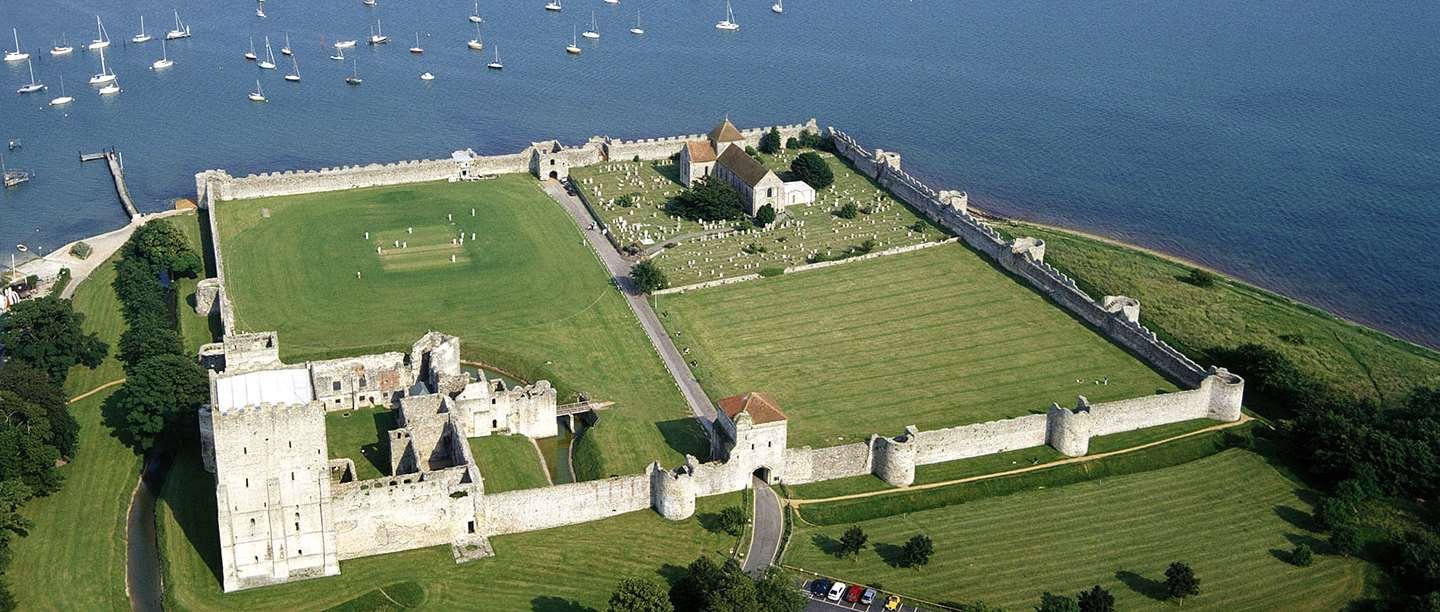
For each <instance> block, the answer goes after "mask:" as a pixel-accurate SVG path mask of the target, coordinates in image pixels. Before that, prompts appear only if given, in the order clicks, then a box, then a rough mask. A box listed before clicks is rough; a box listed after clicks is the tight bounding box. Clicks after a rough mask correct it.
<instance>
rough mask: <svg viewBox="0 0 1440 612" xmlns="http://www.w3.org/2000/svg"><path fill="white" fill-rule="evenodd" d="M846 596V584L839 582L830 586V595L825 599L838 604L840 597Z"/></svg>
mask: <svg viewBox="0 0 1440 612" xmlns="http://www.w3.org/2000/svg"><path fill="white" fill-rule="evenodd" d="M844 594H845V583H843V582H837V583H835V584H832V585H830V595H828V596H826V597H825V599H828V600H830V601H833V602H837V603H838V602H839V601H840V597H841V596H842V595H844Z"/></svg>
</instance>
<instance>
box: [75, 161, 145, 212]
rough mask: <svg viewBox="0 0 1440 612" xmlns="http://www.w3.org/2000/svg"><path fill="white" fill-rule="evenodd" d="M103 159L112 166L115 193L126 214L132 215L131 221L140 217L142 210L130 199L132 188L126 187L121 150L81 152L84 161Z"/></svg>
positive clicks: (111, 173)
mask: <svg viewBox="0 0 1440 612" xmlns="http://www.w3.org/2000/svg"><path fill="white" fill-rule="evenodd" d="M102 159H103V160H105V162H106V164H107V165H109V166H110V177H111V178H113V179H115V193H116V195H119V196H120V205H121V206H124V207H125V215H126V216H128V217H130V220H131V221H134V220H135V219H138V218H139V217H140V211H139V210H138V209H136V208H135V201H134V200H132V199H130V190H129V189H128V188H126V187H125V165H124V163H123V162H122V160H121V158H120V151H118V150H116V149H115V147H110V148H109V149H108V150H105V151H101V152H99V153H81V154H80V161H81V162H82V163H83V162H88V161H99V160H102Z"/></svg>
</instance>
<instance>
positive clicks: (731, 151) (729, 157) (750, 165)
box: [719, 146, 770, 187]
mask: <svg viewBox="0 0 1440 612" xmlns="http://www.w3.org/2000/svg"><path fill="white" fill-rule="evenodd" d="M719 163H720V165H722V166H725V167H726V168H728V169H729V170H730V171H731V172H733V173H735V176H738V177H740V180H742V181H745V184H746V185H749V186H751V187H754V186H756V185H758V184H760V181H761V180H762V179H764V178H765V175H767V174H770V170H768V169H766V168H765V166H763V165H761V164H760V162H757V161H755V158H753V157H750V155H749V154H747V153H746V152H745V151H744V150H742V149H741V148H740V147H739V146H734V147H726V148H725V152H724V153H721V154H720V161H719Z"/></svg>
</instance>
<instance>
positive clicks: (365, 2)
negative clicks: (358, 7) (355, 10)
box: [360, 0, 375, 6]
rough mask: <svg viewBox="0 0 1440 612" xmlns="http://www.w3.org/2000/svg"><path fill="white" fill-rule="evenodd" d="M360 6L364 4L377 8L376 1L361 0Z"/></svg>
mask: <svg viewBox="0 0 1440 612" xmlns="http://www.w3.org/2000/svg"><path fill="white" fill-rule="evenodd" d="M360 4H363V5H365V6H375V0H360Z"/></svg>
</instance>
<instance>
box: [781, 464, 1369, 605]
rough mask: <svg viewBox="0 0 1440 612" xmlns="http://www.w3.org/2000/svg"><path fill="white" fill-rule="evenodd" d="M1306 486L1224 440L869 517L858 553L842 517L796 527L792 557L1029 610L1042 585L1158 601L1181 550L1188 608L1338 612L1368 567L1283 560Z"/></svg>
mask: <svg viewBox="0 0 1440 612" xmlns="http://www.w3.org/2000/svg"><path fill="white" fill-rule="evenodd" d="M1309 497H1310V495H1309V494H1308V492H1306V491H1303V490H1301V489H1300V488H1299V485H1296V484H1295V483H1294V482H1291V481H1289V480H1287V479H1285V478H1284V477H1282V476H1281V475H1280V474H1279V473H1278V472H1276V471H1275V470H1274V469H1273V468H1271V467H1270V466H1269V465H1267V464H1266V463H1265V461H1264V459H1262V458H1261V457H1260V456H1259V455H1256V454H1254V453H1250V452H1247V451H1242V450H1230V451H1226V452H1224V453H1221V454H1219V455H1214V456H1212V457H1209V458H1206V459H1201V460H1199V461H1194V462H1190V463H1187V464H1184V465H1180V466H1176V467H1171V468H1167V469H1163V470H1156V471H1151V472H1146V473H1141V474H1133V475H1129V476H1122V477H1117V478H1111V479H1105V480H1099V481H1093V482H1086V483H1081V484H1074V485H1069V486H1063V487H1056V488H1052V489H1046V490H1040V491H1032V492H1027V493H1021V494H1017V495H1011V496H1007V497H1000V498H993V499H985V500H980V501H975V502H971V503H966V504H961V505H956V506H950V507H946V508H940V509H936V510H928V511H924V512H916V513H914V514H907V515H900V516H893V517H887V518H883V519H876V520H870V521H864V522H861V523H860V527H861V528H863V529H864V530H865V532H866V533H867V534H868V535H869V536H870V543H871V544H870V548H868V549H867V550H866V551H864V552H863V553H861V555H860V556H859V558H858V560H855V561H851V560H839V559H836V558H835V557H834V556H832V555H831V554H830V553H828V552H827V551H831V550H833V549H834V547H835V545H836V542H837V539H838V538H839V536H840V534H841V532H843V531H844V530H845V529H846V527H847V525H837V526H833V527H823V528H817V527H808V526H803V524H802V525H801V526H799V527H798V528H797V530H796V532H795V535H794V538H793V540H792V541H791V544H790V547H789V549H787V552H786V563H787V564H788V565H791V566H797V567H800V568H804V569H806V570H812V571H819V572H821V573H824V574H828V575H832V576H838V577H840V578H841V579H844V580H846V581H857V582H868V583H881V584H883V585H884V586H885V587H886V588H887V589H894V590H896V591H899V592H901V593H906V594H910V595H913V596H915V597H922V598H925V599H929V600H932V601H941V602H946V601H949V602H969V601H976V600H981V601H984V602H986V603H988V604H990V605H994V606H1000V607H1003V608H1006V609H1010V610H1020V609H1028V608H1030V607H1033V606H1035V605H1036V604H1037V603H1038V602H1039V598H1040V594H1041V593H1042V592H1044V591H1050V592H1055V593H1064V594H1071V595H1073V594H1074V593H1076V592H1078V591H1080V590H1081V589H1084V588H1088V587H1090V586H1091V585H1094V584H1100V585H1103V586H1105V588H1107V589H1109V590H1110V591H1111V593H1113V594H1114V595H1115V598H1116V608H1117V609H1121V610H1126V609H1160V608H1169V607H1171V606H1172V605H1173V604H1165V603H1162V602H1160V601H1158V600H1156V599H1154V597H1155V593H1156V591H1157V589H1159V590H1161V591H1163V581H1164V571H1165V568H1166V566H1167V565H1169V563H1170V562H1172V561H1184V562H1186V563H1188V564H1190V566H1191V567H1193V568H1194V569H1195V573H1196V575H1197V576H1198V577H1199V578H1200V580H1201V594H1200V595H1199V596H1198V597H1194V598H1192V599H1189V600H1186V602H1185V605H1184V609H1187V610H1188V609H1203V610H1259V609H1291V610H1335V609H1341V608H1343V607H1345V604H1346V603H1347V602H1348V601H1349V600H1350V599H1352V598H1354V597H1356V596H1358V595H1359V594H1360V592H1361V588H1362V586H1363V582H1364V579H1363V574H1364V566H1363V564H1362V563H1361V562H1359V561H1352V560H1345V559H1341V558H1338V557H1333V556H1330V555H1318V556H1317V557H1316V561H1315V564H1314V565H1313V566H1311V567H1305V568H1301V567H1295V566H1293V565H1290V564H1289V563H1288V562H1286V561H1285V560H1283V559H1282V557H1283V556H1284V552H1286V551H1289V550H1290V549H1291V548H1292V547H1293V546H1294V545H1295V543H1297V542H1307V543H1309V544H1310V545H1311V546H1312V547H1314V548H1316V549H1317V550H1318V551H1323V550H1324V549H1325V547H1324V545H1323V544H1322V543H1320V542H1318V538H1320V536H1319V535H1318V534H1315V533H1312V532H1310V531H1307V529H1306V528H1305V526H1307V525H1308V524H1309V521H1310V512H1311V506H1310V504H1309V503H1308V502H1307V501H1306V500H1307V499H1308V498H1309ZM922 532H923V533H925V534H927V535H929V536H930V537H931V538H933V539H934V542H935V556H934V557H933V558H932V559H931V561H930V564H929V565H928V566H926V567H924V568H921V569H910V568H897V567H894V566H893V565H892V561H894V559H895V558H896V555H897V553H898V551H899V546H900V545H901V544H903V543H904V542H905V540H907V539H909V538H910V537H911V536H912V535H914V534H916V533H922Z"/></svg>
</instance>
